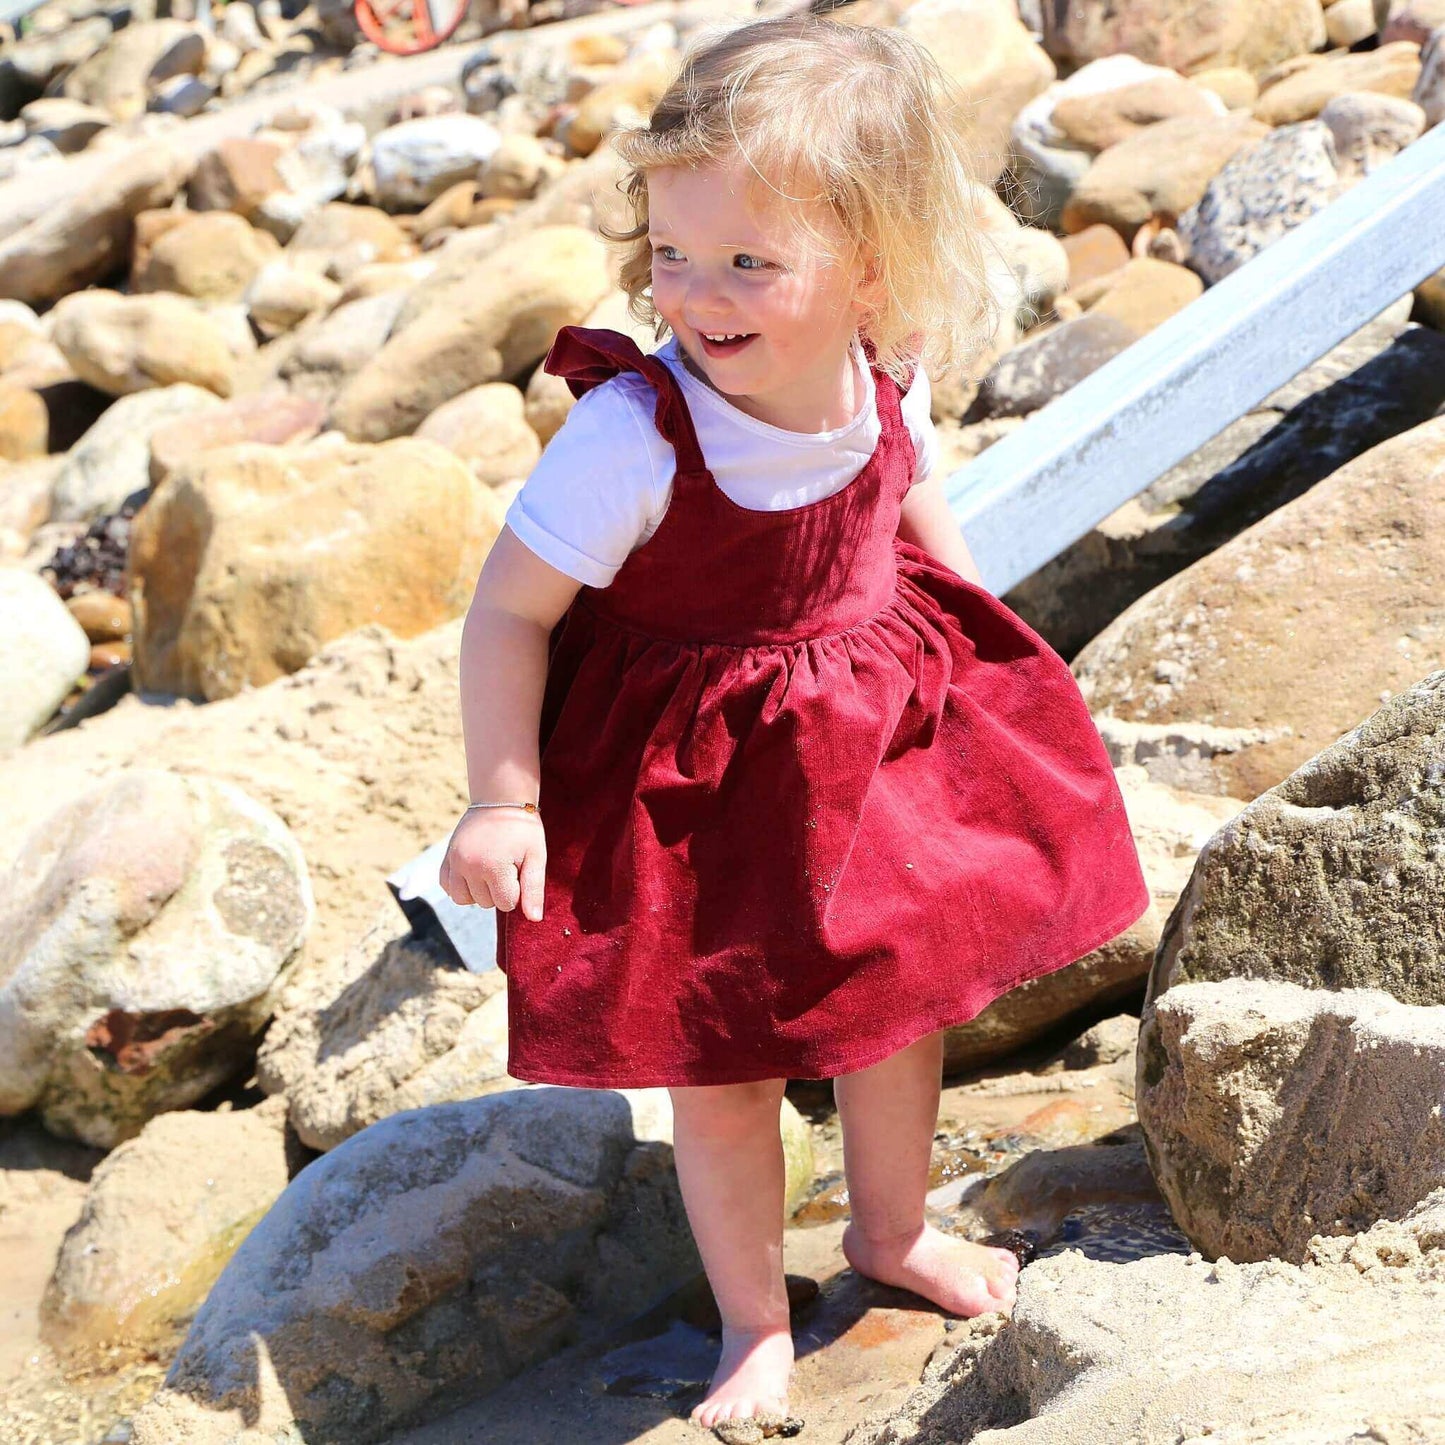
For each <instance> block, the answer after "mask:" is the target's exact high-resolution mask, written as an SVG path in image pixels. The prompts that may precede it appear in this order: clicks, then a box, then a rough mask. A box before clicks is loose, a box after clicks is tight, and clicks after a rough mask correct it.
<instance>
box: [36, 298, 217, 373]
mask: <svg viewBox="0 0 1445 1445" xmlns="http://www.w3.org/2000/svg"><path fill="white" fill-rule="evenodd" d="M54 339H55V344H56V345H57V346H58V347H59V348H60V349H61V351H62V352H64V354H65V359H66V360H67V361H68V362H69V363H70V365H71V366H72V367H73V368H74V370H75V374H76V375H77V376H78V377H79V378H80V379H81V380H82V381H84V382H86V383H88V384H89V385H90V386H93V387H94V388H95V389H96V390H97V391H103V392H106V393H107V394H108V395H110V396H125V395H127V394H129V393H130V392H134V391H145V390H147V389H149V388H151V387H158V386H172V385H174V384H176V383H177V382H189V383H191V384H193V385H195V386H199V387H204V388H205V389H206V390H207V391H213V392H215V393H216V394H217V395H218V396H229V395H230V394H231V385H232V378H233V375H234V371H235V365H236V360H235V356H234V355H233V353H232V350H231V347H230V345H229V344H228V340H227V337H226V335H225V334H224V332H223V330H222V328H221V326H220V325H218V324H217V321H216V319H214V318H212V317H210V316H208V315H206V313H205V312H204V311H202V310H201V309H200V308H198V307H197V306H195V305H194V304H193V303H192V302H190V301H188V300H186V299H185V298H183V297H180V296H172V295H170V294H168V293H164V292H162V293H159V294H157V295H153V296H121V295H119V294H118V293H117V292H114V291H82V292H79V293H77V294H76V295H74V296H67V297H66V298H65V300H64V301H62V302H61V303H60V305H58V306H57V307H56V308H55V331H54Z"/></svg>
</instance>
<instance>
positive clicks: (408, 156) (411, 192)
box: [369, 115, 502, 210]
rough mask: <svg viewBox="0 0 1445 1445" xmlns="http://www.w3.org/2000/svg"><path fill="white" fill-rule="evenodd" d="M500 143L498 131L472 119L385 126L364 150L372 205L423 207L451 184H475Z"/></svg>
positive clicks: (442, 117) (428, 119)
mask: <svg viewBox="0 0 1445 1445" xmlns="http://www.w3.org/2000/svg"><path fill="white" fill-rule="evenodd" d="M501 143H502V137H501V132H499V131H498V130H497V128H496V127H495V126H494V125H491V124H490V123H489V122H487V121H485V120H482V119H480V118H479V117H478V116H474V115H430V116H423V117H422V118H420V119H419V120H405V121H402V122H401V124H400V125H393V126H388V127H387V129H386V130H383V131H380V132H379V133H378V134H377V135H375V136H373V137H372V139H371V147H370V151H369V159H370V165H371V172H372V177H373V181H374V185H375V198H376V202H377V204H378V205H380V206H382V207H383V208H385V209H388V210H402V209H412V208H415V207H419V206H424V205H426V204H427V202H429V201H434V200H436V198H437V197H438V196H439V195H441V193H442V192H443V191H445V190H446V189H447V188H448V187H449V186H452V185H455V184H456V182H458V181H470V180H475V179H476V177H477V174H478V172H479V171H480V170H481V168H482V166H483V165H485V164H486V162H487V161H488V160H490V159H491V157H492V155H493V153H494V152H495V151H496V149H497V147H498V146H499V145H500V144H501Z"/></svg>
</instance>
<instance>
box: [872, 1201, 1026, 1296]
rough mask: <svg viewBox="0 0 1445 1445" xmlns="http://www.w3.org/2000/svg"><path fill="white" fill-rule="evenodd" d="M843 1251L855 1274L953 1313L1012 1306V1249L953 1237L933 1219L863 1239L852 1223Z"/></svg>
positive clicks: (1014, 1268)
mask: <svg viewBox="0 0 1445 1445" xmlns="http://www.w3.org/2000/svg"><path fill="white" fill-rule="evenodd" d="M843 1254H844V1256H845V1257H846V1259H847V1261H848V1263H849V1264H851V1265H852V1266H853V1268H854V1269H856V1270H857V1271H858V1273H859V1274H866V1275H867V1276H868V1278H869V1279H876V1280H877V1281H878V1282H879V1283H880V1284H891V1285H897V1286H898V1287H899V1288H900V1289H909V1290H912V1291H913V1293H914V1294H921V1295H922V1296H923V1297H924V1299H929V1300H932V1301H933V1303H934V1304H936V1305H938V1306H939V1307H940V1308H942V1309H945V1310H947V1311H948V1313H949V1314H951V1315H961V1316H963V1317H964V1318H969V1317H971V1316H973V1315H982V1314H989V1313H992V1312H993V1311H999V1312H1000V1313H1002V1314H1009V1313H1010V1312H1011V1311H1012V1310H1013V1306H1014V1296H1015V1284H1016V1282H1017V1280H1018V1273H1019V1266H1018V1260H1017V1259H1016V1258H1015V1257H1014V1255H1013V1253H1012V1251H1010V1250H1007V1249H994V1248H992V1247H991V1246H989V1245H985V1244H970V1243H969V1242H968V1241H967V1240H966V1239H954V1238H953V1236H952V1235H948V1234H944V1233H942V1232H941V1231H940V1230H937V1229H935V1228H934V1227H933V1226H932V1225H931V1224H925V1225H924V1226H923V1227H922V1228H921V1229H920V1230H919V1231H918V1233H917V1234H912V1235H905V1236H903V1237H901V1238H899V1239H894V1240H884V1241H878V1240H866V1239H864V1238H863V1237H862V1235H860V1234H859V1233H858V1231H857V1229H856V1227H855V1226H854V1225H852V1224H850V1225H849V1226H848V1227H847V1229H845V1230H844V1231H843Z"/></svg>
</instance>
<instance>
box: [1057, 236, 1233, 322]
mask: <svg viewBox="0 0 1445 1445" xmlns="http://www.w3.org/2000/svg"><path fill="white" fill-rule="evenodd" d="M1203 293H1204V283H1203V282H1202V281H1201V280H1200V279H1199V277H1198V276H1197V275H1195V273H1194V272H1193V271H1191V270H1189V268H1188V267H1186V266H1176V265H1174V264H1173V263H1171V262H1169V261H1156V260H1154V258H1153V257H1152V256H1140V257H1138V258H1137V259H1135V260H1132V261H1129V262H1127V263H1126V264H1125V265H1123V266H1121V267H1120V268H1119V270H1118V272H1117V273H1116V274H1115V275H1114V276H1113V277H1112V278H1111V279H1110V281H1109V283H1108V289H1107V290H1106V291H1105V292H1104V295H1103V296H1102V297H1101V298H1100V299H1099V300H1098V301H1096V302H1095V303H1094V304H1093V305H1092V306H1090V307H1089V314H1090V315H1091V316H1112V317H1113V318H1114V319H1115V320H1116V321H1122V322H1123V323H1124V325H1125V326H1127V327H1129V329H1130V330H1131V331H1133V332H1134V333H1135V334H1136V335H1139V336H1143V335H1144V334H1145V333H1146V332H1149V331H1152V330H1153V329H1154V328H1155V327H1156V326H1161V325H1163V323H1164V322H1166V321H1167V320H1168V319H1169V318H1170V317H1171V316H1173V315H1175V314H1176V313H1177V312H1180V311H1182V310H1183V309H1184V308H1185V307H1186V306H1187V305H1189V303H1190V302H1191V301H1193V300H1195V298H1196V297H1198V296H1201V295H1202V294H1203ZM1074 294H1075V295H1077V296H1078V297H1079V300H1080V301H1083V296H1082V294H1080V293H1079V292H1077V291H1076V292H1075V293H1074ZM1085 304H1087V303H1085Z"/></svg>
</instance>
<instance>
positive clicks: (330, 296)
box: [242, 259, 341, 336]
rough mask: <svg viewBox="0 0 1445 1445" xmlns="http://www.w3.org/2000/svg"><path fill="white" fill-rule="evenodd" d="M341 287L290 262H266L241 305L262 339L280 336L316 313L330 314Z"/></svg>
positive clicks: (317, 273)
mask: <svg viewBox="0 0 1445 1445" xmlns="http://www.w3.org/2000/svg"><path fill="white" fill-rule="evenodd" d="M340 295H341V287H340V286H338V285H337V284H336V282H335V281H331V280H329V279H328V278H327V277H325V276H323V275H322V274H321V273H320V272H319V271H314V270H311V269H310V268H308V267H306V266H298V265H294V264H293V263H292V262H291V261H290V260H286V259H283V260H277V261H269V262H267V264H266V265H264V266H262V267H261V269H260V270H259V271H257V272H256V274H255V276H253V277H252V278H251V281H250V284H249V285H248V286H247V287H246V291H245V295H244V296H243V297H242V301H243V303H244V304H245V307H246V310H247V312H248V313H249V314H250V317H251V321H252V323H253V324H254V325H255V327H256V329H257V330H258V331H260V332H261V334H262V335H263V336H279V335H280V334H281V333H282V332H283V331H290V330H292V329H293V328H294V327H297V326H299V325H300V324H301V323H302V322H303V321H305V320H306V318H307V317H308V316H311V315H313V314H315V313H316V312H324V311H329V310H330V309H331V307H332V306H334V305H335V304H336V302H337V299H338V298H339V297H340Z"/></svg>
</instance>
